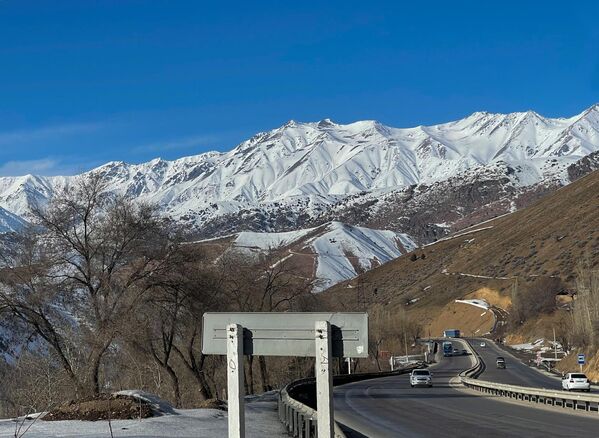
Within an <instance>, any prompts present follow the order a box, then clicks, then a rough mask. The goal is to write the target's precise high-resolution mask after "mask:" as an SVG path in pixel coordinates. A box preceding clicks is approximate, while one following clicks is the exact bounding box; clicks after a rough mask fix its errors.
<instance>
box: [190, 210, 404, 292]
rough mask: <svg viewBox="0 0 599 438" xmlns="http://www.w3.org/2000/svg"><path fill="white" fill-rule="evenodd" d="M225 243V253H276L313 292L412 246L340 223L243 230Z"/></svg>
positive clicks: (378, 232)
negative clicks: (309, 283)
mask: <svg viewBox="0 0 599 438" xmlns="http://www.w3.org/2000/svg"><path fill="white" fill-rule="evenodd" d="M226 240H228V241H229V242H230V243H229V248H228V250H234V251H242V252H250V253H255V252H256V253H268V252H272V251H279V257H280V262H279V263H281V262H286V263H288V264H289V265H290V266H293V270H294V272H296V273H298V274H299V275H303V276H305V277H307V278H310V279H313V280H314V285H315V286H314V289H313V291H314V292H318V291H321V290H324V289H326V288H328V287H330V286H332V285H334V284H337V283H339V282H341V281H345V280H349V279H351V278H354V277H355V276H357V275H358V274H361V273H362V272H365V271H368V270H370V269H372V268H374V267H376V266H379V265H381V264H383V263H386V262H388V261H390V260H393V259H395V258H397V257H399V256H400V255H402V254H406V253H407V252H410V251H412V250H413V249H414V248H415V247H416V244H415V243H414V241H413V240H412V239H411V238H410V237H409V236H407V235H406V234H401V233H395V232H393V231H387V230H374V229H371V228H364V227H356V226H352V225H347V224H343V223H341V222H329V223H327V224H324V225H321V226H319V227H314V228H308V229H302V230H297V231H289V232H283V233H258V232H251V231H244V232H240V233H237V234H235V235H233V236H227V239H226ZM201 243H202V242H200V244H201ZM207 243H208V244H210V243H212V241H208V242H207Z"/></svg>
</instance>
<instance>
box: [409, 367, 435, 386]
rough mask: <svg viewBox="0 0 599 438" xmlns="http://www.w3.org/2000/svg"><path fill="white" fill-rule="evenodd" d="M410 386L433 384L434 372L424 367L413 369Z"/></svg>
mask: <svg viewBox="0 0 599 438" xmlns="http://www.w3.org/2000/svg"><path fill="white" fill-rule="evenodd" d="M410 386H411V387H412V388H413V387H414V386H428V387H429V388H430V387H432V386H433V374H432V373H431V372H430V371H429V370H427V369H424V368H419V369H416V370H412V372H411V373H410Z"/></svg>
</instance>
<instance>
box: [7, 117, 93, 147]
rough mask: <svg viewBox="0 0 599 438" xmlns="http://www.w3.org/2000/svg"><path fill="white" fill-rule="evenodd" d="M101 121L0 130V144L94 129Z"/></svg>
mask: <svg viewBox="0 0 599 438" xmlns="http://www.w3.org/2000/svg"><path fill="white" fill-rule="evenodd" d="M102 126H103V124H102V123H69V124H64V125H54V126H43V127H40V128H34V129H22V130H18V131H10V132H0V145H1V146H18V145H19V144H24V143H29V142H32V141H44V140H49V139H52V138H56V137H60V136H65V135H72V134H80V133H82V132H90V131H95V130H96V129H98V128H100V127H102Z"/></svg>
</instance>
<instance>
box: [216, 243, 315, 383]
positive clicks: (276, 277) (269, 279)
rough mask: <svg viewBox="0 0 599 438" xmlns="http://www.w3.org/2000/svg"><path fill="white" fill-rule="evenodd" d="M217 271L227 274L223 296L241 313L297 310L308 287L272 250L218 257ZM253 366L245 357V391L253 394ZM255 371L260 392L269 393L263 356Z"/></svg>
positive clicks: (304, 280) (310, 284) (308, 290)
mask: <svg viewBox="0 0 599 438" xmlns="http://www.w3.org/2000/svg"><path fill="white" fill-rule="evenodd" d="M221 269H222V270H223V272H226V273H227V275H226V280H225V282H224V284H223V288H224V291H225V294H226V295H227V297H228V299H229V300H230V301H231V302H232V304H233V309H234V310H237V311H242V312H280V311H293V310H297V307H298V305H299V304H300V303H302V301H303V299H304V298H305V297H306V296H308V295H310V289H311V287H312V283H311V281H310V280H309V279H306V278H304V277H301V276H298V275H297V274H296V273H295V271H294V270H293V269H292V267H291V266H290V265H289V264H288V263H287V261H286V259H285V258H284V257H283V258H281V256H280V254H279V251H277V250H275V249H271V250H270V251H268V253H267V254H261V255H256V256H255V257H247V256H246V257H244V256H241V255H240V254H228V255H226V256H223V257H222V258H221ZM253 365H254V362H253V357H252V356H249V357H248V369H247V372H248V379H247V386H248V388H247V391H248V392H250V393H253V392H254V391H255V388H254V366H253ZM258 371H259V373H260V380H261V383H262V391H268V390H270V389H271V385H270V384H269V377H268V372H267V365H266V358H265V357H264V356H258Z"/></svg>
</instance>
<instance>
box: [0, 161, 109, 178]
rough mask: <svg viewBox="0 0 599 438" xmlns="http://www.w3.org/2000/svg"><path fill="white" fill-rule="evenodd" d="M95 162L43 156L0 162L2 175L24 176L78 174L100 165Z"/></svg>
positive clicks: (0, 173) (0, 174) (0, 175)
mask: <svg viewBox="0 0 599 438" xmlns="http://www.w3.org/2000/svg"><path fill="white" fill-rule="evenodd" d="M99 164H100V163H98V162H96V161H94V162H85V163H84V162H74V163H66V162H63V161H60V160H56V159H54V158H42V159H39V160H22V161H7V162H6V163H4V164H0V177H2V176H22V175H28V174H31V175H42V176H54V175H63V176H64V175H76V174H79V173H82V172H85V171H87V170H89V169H92V168H94V167H96V166H98V165H99Z"/></svg>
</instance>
